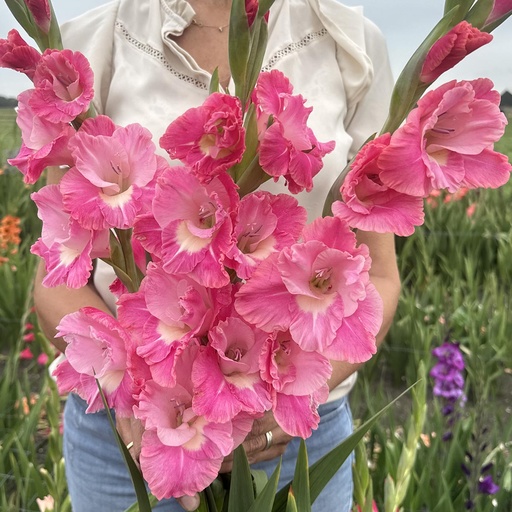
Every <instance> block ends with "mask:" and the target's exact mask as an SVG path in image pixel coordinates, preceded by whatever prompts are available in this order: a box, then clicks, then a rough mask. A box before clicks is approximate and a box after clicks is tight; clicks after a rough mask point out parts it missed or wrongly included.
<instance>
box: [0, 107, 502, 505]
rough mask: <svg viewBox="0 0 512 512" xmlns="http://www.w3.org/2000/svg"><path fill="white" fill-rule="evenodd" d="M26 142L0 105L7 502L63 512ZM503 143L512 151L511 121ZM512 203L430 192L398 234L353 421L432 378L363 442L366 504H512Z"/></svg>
mask: <svg viewBox="0 0 512 512" xmlns="http://www.w3.org/2000/svg"><path fill="white" fill-rule="evenodd" d="M18 144H19V134H18V133H17V131H16V128H15V125H14V113H13V112H11V111H9V110H0V169H1V171H0V172H1V174H0V375H1V376H0V510H1V511H5V512H10V511H13V512H14V511H25V510H34V511H38V510H55V511H65V510H70V504H69V500H68V498H67V493H66V483H65V478H64V467H63V464H64V463H63V460H62V452H61V424H60V412H61V407H62V401H63V399H62V398H61V397H59V396H58V394H57V391H56V388H55V386H54V384H53V381H52V380H51V379H49V378H48V374H47V365H48V364H49V363H50V362H51V361H52V359H53V358H54V356H55V354H54V352H53V350H52V348H51V346H50V345H49V343H48V342H47V341H46V340H45V339H44V338H43V336H42V335H41V334H40V333H39V331H38V328H37V321H36V318H35V315H34V313H33V311H32V309H31V302H30V289H31V281H32V275H33V271H34V268H35V265H36V258H35V257H34V256H32V255H31V254H30V252H29V248H30V245H31V244H32V243H33V242H34V241H35V239H36V237H37V236H38V235H37V233H38V230H39V220H38V219H37V216H36V214H35V206H34V205H33V204H32V202H31V201H30V198H29V193H30V192H31V191H33V189H34V187H27V186H25V185H24V184H23V182H22V179H21V178H22V177H21V175H20V174H19V173H18V172H17V171H15V170H14V169H12V168H10V167H9V166H8V165H7V164H6V158H8V157H9V156H10V155H12V154H13V152H15V151H13V150H14V148H15V147H16V146H17V145H18ZM496 149H497V150H499V151H501V152H504V153H507V154H508V155H509V157H512V126H511V125H509V126H508V130H507V133H506V136H505V137H504V138H503V139H502V140H501V141H500V143H499V147H497V148H496ZM511 200H512V184H511V183H509V184H508V185H507V186H505V187H503V188H501V189H498V190H484V191H469V192H467V193H465V191H464V190H462V191H461V192H458V193H457V194H454V195H450V194H444V193H443V194H441V195H433V196H431V197H430V198H429V200H428V206H427V207H426V212H425V213H426V221H425V224H424V225H423V226H421V227H419V228H416V232H415V234H414V235H413V236H411V237H408V238H404V239H398V240H397V244H398V250H399V264H400V269H401V274H402V281H403V287H402V297H401V300H400V304H399V309H398V312H397V315H396V318H395V323H394V326H393V327H392V329H391V331H390V333H389V335H388V339H387V342H386V343H385V344H384V346H383V348H382V350H381V351H380V353H379V354H378V355H377V356H376V357H374V358H373V359H372V360H371V361H370V362H369V363H368V364H367V365H366V367H365V369H364V371H362V372H361V374H360V378H359V380H358V384H357V387H356V389H355V390H354V392H353V393H352V407H353V411H354V417H355V418H356V419H357V420H363V419H364V418H366V417H368V416H370V415H371V414H372V413H374V412H376V411H377V410H379V409H380V408H381V407H382V406H383V405H385V404H386V403H387V402H389V401H390V399H391V398H392V397H394V396H396V395H398V394H399V393H400V392H401V391H402V390H403V389H405V388H406V387H407V386H408V385H410V384H412V383H414V382H415V381H416V380H417V379H418V376H419V375H421V372H422V367H424V368H425V369H426V373H427V377H426V380H425V383H426V386H421V385H420V386H417V389H416V391H415V393H414V394H413V395H410V396H408V397H407V398H406V399H404V400H401V401H400V402H399V403H398V405H397V406H395V407H394V408H393V409H392V412H391V413H389V414H387V416H385V419H384V420H383V421H381V422H380V423H379V424H378V425H377V426H376V427H374V428H373V429H372V430H371V432H370V434H369V435H368V436H367V437H366V438H365V444H364V445H361V446H360V449H359V450H358V461H357V466H356V471H357V477H356V479H355V480H356V490H355V491H356V492H355V498H356V502H357V503H359V504H360V506H361V509H362V510H371V502H372V501H373V500H375V502H376V504H377V506H378V510H381V511H392V510H393V511H394V510H396V509H397V508H402V509H403V510H404V511H431V512H434V511H439V512H445V511H446V512H449V511H451V510H453V511H454V512H457V511H462V510H466V509H470V510H477V511H488V510H498V511H509V510H512V493H511V491H512V457H511V453H510V451H511V449H512V344H511V343H510V340H511V339H512V317H511V316H510V315H509V311H510V310H511V304H510V302H511V300H512V299H511V298H510V285H511V283H512V266H511V265H510V261H512V210H511V209H510V207H509V204H510V202H511ZM444 343H448V344H449V346H450V347H451V348H450V350H451V349H452V348H453V349H456V350H457V351H458V352H457V353H458V354H459V355H458V356H457V359H456V363H455V366H456V368H457V371H456V372H455V371H454V370H452V369H451V367H448V366H446V365H448V363H449V362H450V361H452V362H453V360H452V359H450V361H447V360H446V359H445V360H442V361H441V359H439V358H438V357H436V356H435V355H433V354H432V350H433V349H435V348H436V347H439V346H441V345H443V344H444ZM436 353H437V354H438V353H439V351H437V352H436ZM440 362H441V363H442V364H445V366H443V367H442V368H441V370H440V371H438V372H434V374H433V376H432V377H431V376H428V373H429V371H430V369H431V368H432V367H434V365H436V364H439V363H440ZM439 379H441V381H442V382H441V385H440V384H439ZM436 384H437V388H436V389H434V386H436ZM440 389H441V392H440V391H439V390H440ZM423 420H424V422H423ZM44 499H45V500H46V501H43V500H44ZM45 507H46V508H45ZM368 507H369V508H368Z"/></svg>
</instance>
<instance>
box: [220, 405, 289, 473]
mask: <svg viewBox="0 0 512 512" xmlns="http://www.w3.org/2000/svg"><path fill="white" fill-rule="evenodd" d="M292 439H293V438H292V436H290V435H288V434H287V433H286V432H284V431H283V429H282V428H281V427H280V426H279V425H278V424H277V423H276V420H275V419H274V415H273V414H272V411H267V412H266V413H265V414H264V415H263V416H262V417H261V418H259V419H257V420H254V424H253V427H252V430H251V431H250V432H249V435H248V436H247V437H246V438H245V441H244V442H243V446H244V448H245V453H246V454H247V459H248V460H249V464H254V463H256V462H262V461H264V460H272V459H275V458H276V457H279V456H281V455H283V453H284V452H285V450H286V447H287V446H288V443H289V442H290V441H291V440H292ZM232 469H233V454H232V453H231V454H230V455H228V456H227V457H225V458H224V462H223V463H222V466H221V468H220V472H221V473H227V472H229V471H231V470H232Z"/></svg>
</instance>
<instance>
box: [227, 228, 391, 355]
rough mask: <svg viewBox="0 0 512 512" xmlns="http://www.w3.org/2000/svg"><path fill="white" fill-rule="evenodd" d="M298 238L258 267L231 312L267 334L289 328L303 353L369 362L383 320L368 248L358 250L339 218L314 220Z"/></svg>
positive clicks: (238, 296)
mask: <svg viewBox="0 0 512 512" xmlns="http://www.w3.org/2000/svg"><path fill="white" fill-rule="evenodd" d="M303 240H304V243H302V244H295V245H292V246H291V247H287V248H285V249H283V251H281V253H279V254H272V255H271V256H269V257H268V258H267V259H266V260H264V261H263V262H262V263H261V264H260V266H259V267H258V268H257V269H256V271H255V272H254V273H253V275H252V277H251V279H250V280H248V281H247V283H246V284H244V285H242V286H241V288H240V290H239V291H238V293H237V295H236V301H235V307H236V310H237V312H238V313H239V314H240V315H241V316H242V317H243V318H244V319H246V321H248V322H251V323H253V324H255V325H256V326H257V327H259V328H260V329H263V330H265V331H267V332H273V331H275V330H281V331H286V330H289V331H290V334H291V336H292V338H293V340H294V341H295V342H296V343H297V344H298V345H299V346H300V347H301V348H302V349H303V350H307V351H318V352H321V353H323V354H327V353H329V354H330V356H329V357H331V356H332V358H333V359H343V360H346V361H349V362H351V363H356V362H363V361H366V360H368V359H369V358H370V357H371V355H372V354H374V353H375V351H376V347H375V335H376V334H377V332H378V329H379V327H380V323H381V321H382V301H380V300H379V298H378V294H377V292H376V291H375V289H374V287H373V285H371V284H370V283H369V274H368V270H369V268H370V259H369V254H368V248H367V247H366V246H363V245H362V246H360V247H358V248H356V241H355V235H354V234H353V233H352V231H351V230H350V228H349V227H348V226H347V225H346V224H345V223H343V222H342V221H341V220H339V219H337V218H324V219H318V220H316V221H315V222H314V223H313V224H312V225H311V226H308V227H307V228H306V229H305V230H304V234H303ZM350 331H353V332H350Z"/></svg>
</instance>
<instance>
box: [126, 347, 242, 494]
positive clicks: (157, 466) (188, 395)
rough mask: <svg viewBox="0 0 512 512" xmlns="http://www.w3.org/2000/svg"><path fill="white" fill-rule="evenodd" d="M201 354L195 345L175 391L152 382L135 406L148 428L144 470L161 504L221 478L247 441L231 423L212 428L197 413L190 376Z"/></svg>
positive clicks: (182, 364)
mask: <svg viewBox="0 0 512 512" xmlns="http://www.w3.org/2000/svg"><path fill="white" fill-rule="evenodd" d="M196 351H197V348H196V347H194V346H192V347H190V349H188V350H186V351H185V352H184V353H183V354H182V356H181V358H180V361H179V363H178V364H177V378H176V384H175V385H174V386H172V387H161V386H159V385H158V384H156V383H155V382H153V381H151V380H150V381H147V382H146V383H145V385H144V387H143V389H142V391H141V393H140V395H139V403H138V405H137V406H135V407H134V413H135V416H136V417H137V418H139V419H140V420H141V421H142V422H143V424H144V428H145V432H144V434H143V437H142V450H141V454H140V465H141V469H142V472H143V474H144V478H145V479H146V480H147V482H148V484H149V487H150V489H151V492H152V493H153V494H154V495H155V496H156V497H157V498H158V499H162V498H170V497H179V496H183V495H192V494H194V493H196V492H198V491H201V490H203V489H204V488H205V487H206V486H207V485H209V484H210V483H211V482H212V481H213V480H214V479H215V477H216V476H217V474H218V471H219V469H220V466H221V464H222V460H223V458H224V457H225V456H226V455H228V454H229V453H230V452H231V451H232V450H233V449H234V448H235V447H236V446H237V445H238V444H239V443H240V442H242V439H238V437H240V436H235V435H234V434H235V432H234V428H233V425H232V423H231V422H226V423H213V422H210V421H208V420H207V419H206V418H205V417H204V416H201V415H199V414H196V412H195V411H194V410H193V408H192V398H193V389H192V385H191V381H190V375H191V373H192V364H193V361H194V360H195V359H196ZM249 428H250V427H249ZM162 467H166V468H167V469H166V471H164V472H162Z"/></svg>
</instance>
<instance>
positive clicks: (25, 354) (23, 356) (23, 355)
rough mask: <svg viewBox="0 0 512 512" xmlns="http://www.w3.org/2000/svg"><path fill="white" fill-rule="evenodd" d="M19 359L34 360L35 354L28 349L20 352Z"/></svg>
mask: <svg viewBox="0 0 512 512" xmlns="http://www.w3.org/2000/svg"><path fill="white" fill-rule="evenodd" d="M19 357H20V359H34V354H32V351H31V350H30V349H29V348H28V347H27V348H25V349H23V350H22V351H21V352H20V356H19Z"/></svg>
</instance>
